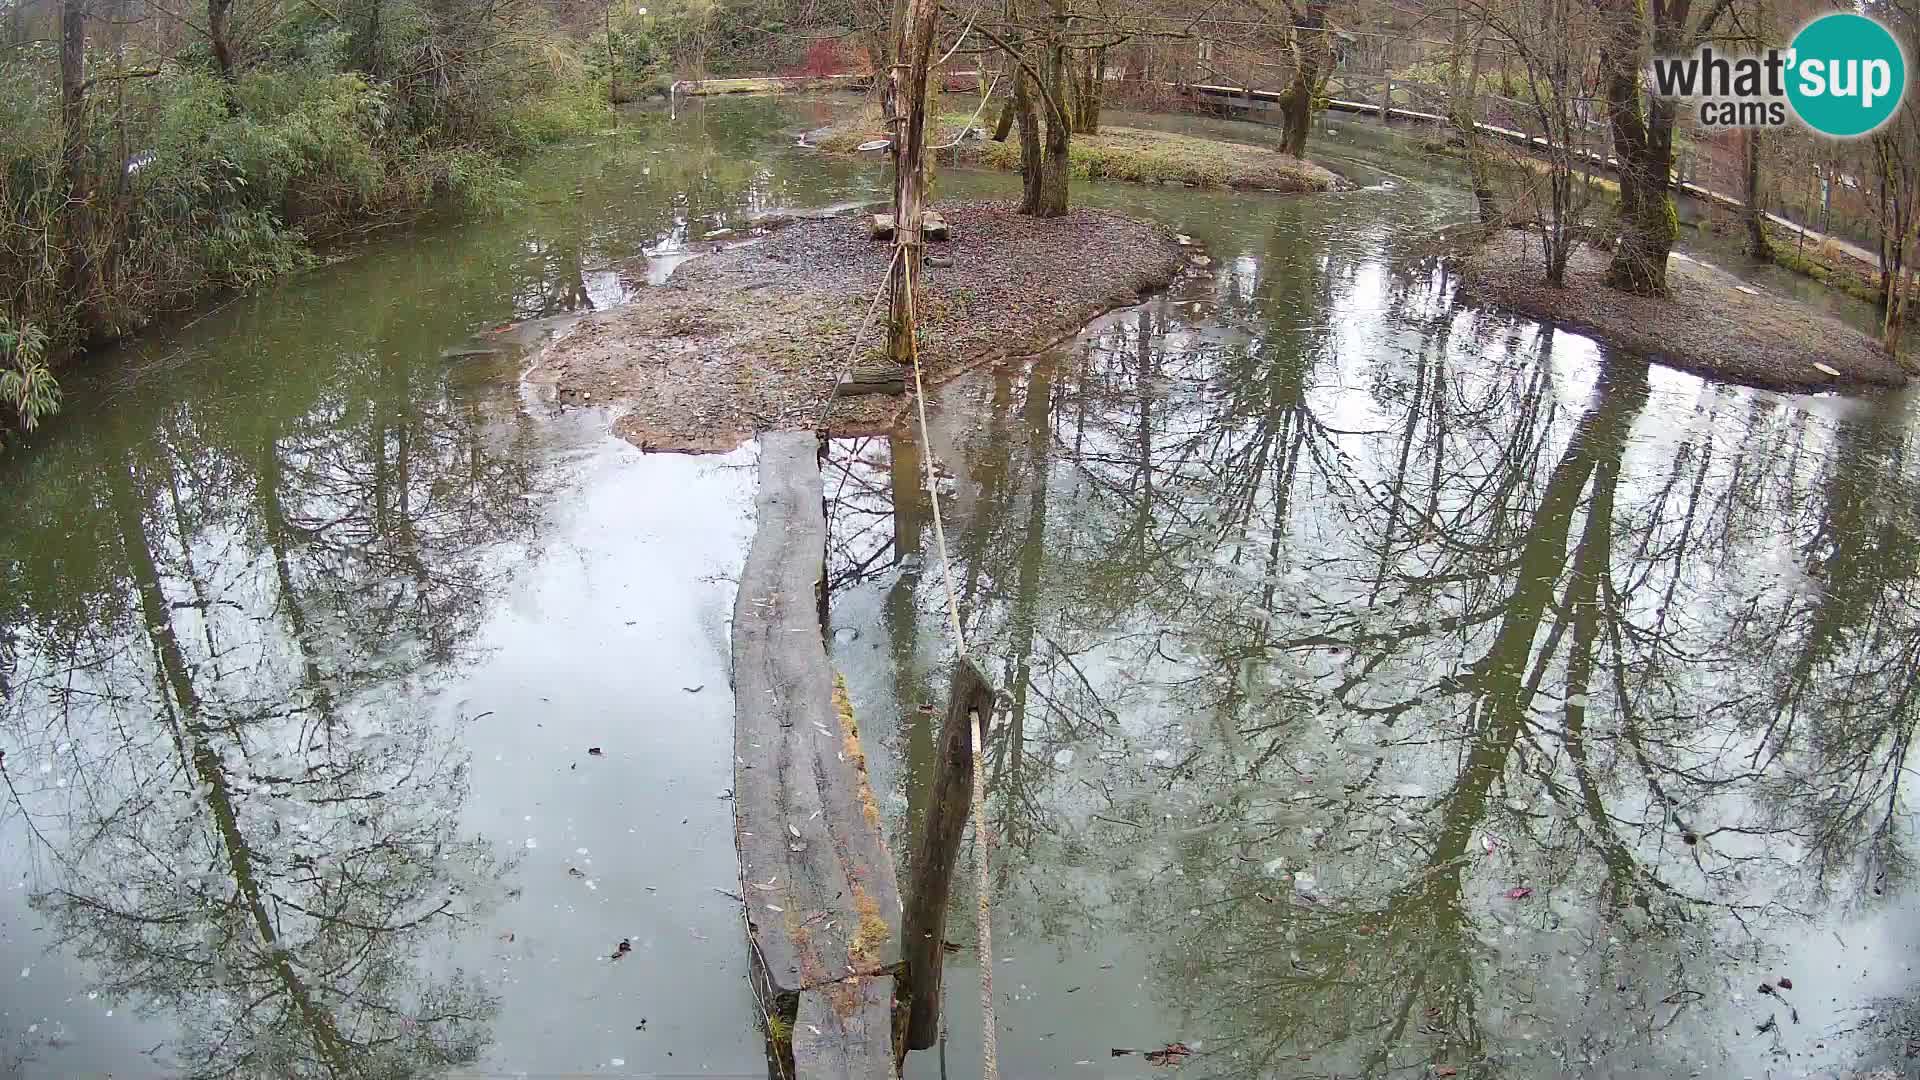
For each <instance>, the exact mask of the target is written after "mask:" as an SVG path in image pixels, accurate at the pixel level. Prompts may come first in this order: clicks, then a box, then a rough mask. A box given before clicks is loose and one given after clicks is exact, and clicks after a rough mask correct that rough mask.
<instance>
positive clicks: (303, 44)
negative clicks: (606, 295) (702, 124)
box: [0, 0, 666, 429]
mask: <svg viewBox="0 0 1920 1080" xmlns="http://www.w3.org/2000/svg"><path fill="white" fill-rule="evenodd" d="M442 7H447V8H449V10H442ZM442 7H436V8H435V9H434V14H433V15H432V16H431V17H429V14H428V13H427V12H426V10H425V9H424V8H421V7H416V6H413V5H412V4H409V3H406V2H404V0H398V2H394V3H392V4H391V5H390V6H388V7H386V8H385V9H384V10H383V21H382V24H381V37H380V39H379V41H377V42H373V43H369V42H367V41H363V40H360V39H359V38H358V37H357V36H356V33H355V32H354V31H350V30H349V29H346V28H343V26H341V25H336V22H337V20H336V19H335V18H334V17H332V16H330V15H328V14H327V13H326V12H325V10H324V9H318V8H301V9H299V10H297V11H295V12H292V13H290V14H289V16H288V18H286V19H285V20H284V21H282V22H281V23H280V24H279V25H277V26H276V27H275V28H274V29H273V30H271V31H270V32H269V34H268V36H267V38H266V39H265V40H264V41H262V42H256V43H254V45H255V47H254V48H252V49H251V50H250V56H251V59H250V61H249V66H248V67H246V68H245V69H244V70H243V71H242V72H241V73H240V75H239V77H238V79H237V80H236V81H234V82H232V83H228V82H227V81H225V80H222V79H220V78H219V77H218V76H216V75H215V74H214V72H213V70H212V63H211V59H210V57H209V56H207V55H202V54H203V53H204V52H205V50H203V49H199V48H195V49H189V50H187V51H186V52H184V53H181V54H179V55H177V56H173V57H145V56H139V55H134V54H133V53H132V52H131V51H129V52H125V53H122V54H117V55H114V56H111V57H109V56H107V55H106V54H104V53H103V54H100V55H93V56H90V57H89V63H90V65H93V66H92V67H90V69H89V71H90V73H91V72H93V71H112V70H121V69H137V68H142V67H151V68H152V69H153V74H151V75H150V76H148V77H144V78H140V79H134V80H127V81H114V82H111V83H106V84H102V85H106V86H111V87H112V88H113V89H112V94H113V97H112V98H111V99H110V100H111V107H108V106H107V102H108V100H109V99H108V98H107V97H106V96H105V94H106V91H105V90H102V89H95V90H94V92H93V98H92V99H91V100H90V104H89V107H88V109H87V111H86V116H87V128H86V130H85V131H84V132H83V133H82V138H81V140H80V150H81V152H80V155H79V160H80V164H81V169H80V170H79V172H78V174H77V175H78V177H79V180H80V183H79V184H78V185H72V184H70V183H69V182H68V168H67V166H66V163H65V159H64V157H63V154H62V143H63V138H62V133H61V130H60V125H59V120H58V117H59V93H58V86H57V74H58V58H57V56H56V55H55V53H54V51H53V50H52V48H51V47H50V46H46V45H44V44H29V45H26V46H23V47H19V48H16V49H12V50H9V51H7V52H5V53H0V329H3V330H4V333H5V335H6V337H4V339H0V341H4V343H5V346H4V349H0V360H3V361H4V362H3V363H0V375H3V376H4V377H5V379H6V382H5V384H4V388H3V389H4V392H3V393H0V429H4V428H6V427H10V426H14V425H24V424H27V423H29V422H34V423H37V422H38V421H39V420H40V419H41V418H43V417H44V416H46V415H49V414H50V413H51V412H52V410H53V409H54V408H56V407H57V405H58V400H59V399H58V389H57V387H56V386H55V385H54V383H53V380H52V376H51V369H53V368H56V367H57V366H58V363H59V361H60V360H61V359H62V358H64V357H65V356H66V355H68V354H70V353H71V352H72V351H74V350H75V349H77V348H80V347H84V346H86V345H89V344H92V343H95V342H98V341H103V340H106V339H109V338H111V337H114V336H116V335H119V334H122V333H126V332H128V331H131V330H135V329H138V328H139V327H140V326H142V325H143V324H144V323H145V322H146V321H147V320H149V319H150V318H151V317H152V316H154V315H156V314H158V313H161V312H164V311H167V310H170V309H175V308H178V307H180V306H182V305H184V304H187V303H190V302H192V301H193V300H194V299H196V298H198V297H200V296H203V295H205V294H207V293H208V292H210V291H215V290H222V289H233V288H246V287H248V286H251V285H254V284H257V283H259V282H261V281H264V280H266V279H268V278H271V277H273V276H274V275H276V274H281V273H285V272H287V271H288V270H291V269H294V268H296V267H298V266H301V265H303V264H304V263H306V262H308V261H309V260H310V259H311V255H310V253H309V251H308V245H309V244H310V243H311V242H313V241H314V240H315V239H318V238H323V237H325V236H328V235H330V234H333V233H335V232H337V231H338V230H339V229H341V228H343V227H344V226H347V225H349V224H351V223H353V222H355V221H360V220H365V219H367V218H369V217H374V216H383V215H390V214H394V213H402V212H407V211H411V210H414V209H417V208H420V207H423V206H425V205H426V204H427V203H429V202H431V201H433V200H438V199H450V200H452V201H454V202H455V203H456V204H457V205H459V206H460V207H461V208H463V209H466V210H470V211H480V212H498V211H500V210H502V209H504V208H506V207H508V206H510V205H512V203H513V202H514V200H515V198H516V197H517V195H518V193H519V191H520V184H519V183H518V181H517V180H516V179H515V178H514V176H513V174H512V173H511V171H510V170H509V169H508V168H507V167H506V165H505V160H506V159H507V158H509V157H511V156H513V155H516V154H519V153H522V152H525V151H527V150H529V149H531V148H533V147H535V146H537V145H539V144H541V143H545V142H551V141H554V140H557V139H562V138H566V137H568V136H571V135H575V134H578V133H581V132H585V131H591V130H596V129H598V128H599V127H601V126H603V125H604V123H605V121H606V118H607V116H608V113H607V108H606V102H605V90H604V87H603V86H602V85H600V84H597V83H596V80H595V75H594V73H593V72H592V71H590V70H589V64H588V63H587V59H586V58H584V57H583V52H584V51H585V49H586V48H587V46H588V45H589V44H590V43H588V42H576V41H572V40H570V39H567V38H564V37H560V36H557V35H555V34H553V33H551V32H550V29H549V28H548V27H547V26H546V23H545V17H544V16H543V15H542V14H541V13H540V11H539V9H537V8H517V7H509V8H498V7H494V6H491V5H481V4H478V3H474V4H473V5H472V8H471V10H470V11H467V10H465V9H463V8H461V0H442ZM456 15H458V16H459V17H454V16H456ZM468 15H471V16H472V17H471V18H469V17H467V16H468ZM601 44H602V45H603V46H604V41H602V42H601ZM628 47H629V48H630V49H631V50H632V51H633V53H634V56H635V57H636V58H637V59H640V60H642V61H644V65H643V66H644V67H645V69H646V70H649V71H653V70H656V69H658V70H664V66H665V62H664V59H663V58H664V56H665V55H666V54H665V52H664V46H662V45H660V44H659V43H658V42H653V41H641V40H639V39H636V40H635V41H633V42H631V43H629V45H628ZM369 69H371V70H376V71H381V72H385V73H387V74H386V77H385V78H379V77H375V76H373V75H369V74H367V73H366V72H367V70H369Z"/></svg>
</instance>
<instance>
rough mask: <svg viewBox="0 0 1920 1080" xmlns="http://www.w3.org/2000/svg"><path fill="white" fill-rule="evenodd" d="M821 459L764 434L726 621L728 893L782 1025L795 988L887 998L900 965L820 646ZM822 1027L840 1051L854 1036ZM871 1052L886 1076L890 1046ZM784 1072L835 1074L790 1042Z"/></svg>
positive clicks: (888, 891) (877, 845)
mask: <svg viewBox="0 0 1920 1080" xmlns="http://www.w3.org/2000/svg"><path fill="white" fill-rule="evenodd" d="M818 454H819V442H818V439H817V438H816V437H815V436H814V435H813V434H812V433H810V432H776V433H770V434H767V435H763V436H762V437H761V440H760V490H759V494H758V496H757V497H756V499H755V504H754V505H755V512H756V515H757V519H756V522H755V533H754V539H753V545H752V547H751V548H750V549H749V551H748V554H747V563H746V567H745V569H744V570H743V571H742V573H741V578H740V589H739V595H738V596H737V598H736V599H735V601H734V614H733V683H734V702H735V704H734V788H733V790H734V833H735V842H736V844H737V845H738V847H739V851H740V875H741V896H742V897H744V898H745V900H746V908H747V926H748V933H749V936H750V938H751V940H752V946H753V952H754V967H755V969H756V983H757V984H758V986H757V989H759V990H760V992H761V994H762V996H763V998H765V999H767V1000H765V1001H763V1004H764V1005H766V1007H767V1011H768V1012H769V1013H770V1014H772V1015H775V1016H778V1017H780V1018H782V1019H784V1020H786V1021H788V1022H789V1023H793V1022H797V1021H798V1017H797V1015H796V1013H797V1010H798V1009H799V1008H800V1007H801V1006H802V1005H804V1004H805V1001H806V997H807V995H806V994H805V993H803V991H809V990H814V989H821V988H825V987H829V986H832V985H836V984H840V983H842V982H847V983H848V984H851V983H854V982H857V981H858V980H855V979H850V977H851V976H877V975H885V976H887V977H886V978H885V979H884V980H882V981H885V982H886V983H887V984H888V985H889V986H891V981H892V980H891V971H892V969H893V967H894V966H895V965H897V964H898V963H899V938H900V894H899V885H898V883H897V882H896V881H895V878H894V872H893V860H892V857H891V856H890V855H889V854H888V853H887V849H886V845H885V843H884V841H883V840H882V839H881V835H880V816H879V810H878V808H877V807H876V806H875V805H874V802H873V795H872V792H871V791H870V789H869V787H868V784H867V774H866V757H865V755H864V753H863V752H862V750H861V746H860V739H859V732H858V729H857V727H856V726H855V724H854V719H853V713H852V709H851V708H850V707H849V706H848V705H847V704H846V697H845V694H844V693H840V692H836V687H835V682H834V677H833V672H832V669H831V668H830V667H829V666H828V664H827V653H826V642H825V640H824V638H823V637H822V635H821V627H820V614H819V612H820V608H819V604H820V597H821V595H822V593H821V590H822V587H823V581H824V576H825V555H826V538H827V527H826V515H825V511H824V509H823V506H822V503H823V487H822V482H821V477H820V465H819V457H818ZM869 981H873V980H869ZM866 992H867V991H865V990H862V991H861V993H863V994H864V993H866ZM889 996H890V995H889ZM813 1022H814V1024H815V1026H821V1025H820V1024H819V1021H818V1019H816V1020H815V1021H813ZM881 1027H882V1029H883V1030H884V1029H885V1027H886V1025H885V1024H884V1023H883V1024H882V1025H881ZM827 1030H829V1029H828V1028H826V1027H822V1031H827ZM831 1030H834V1031H839V1032H841V1033H842V1034H843V1035H845V1036H846V1037H848V1038H851V1037H853V1036H854V1035H857V1034H862V1033H864V1032H865V1031H866V1028H865V1027H864V1026H863V1024H851V1023H850V1024H843V1025H841V1026H840V1027H837V1028H832V1029H831ZM862 1037H864V1035H862ZM828 1041H829V1042H831V1040H828ZM809 1045H810V1046H815V1047H818V1046H821V1045H823V1044H821V1043H820V1042H819V1041H818V1040H814V1041H812V1042H810V1043H809ZM880 1046H881V1054H880V1057H881V1059H882V1060H885V1061H887V1062H889V1063H890V1061H891V1051H890V1040H888V1039H884V1038H883V1039H882V1040H881V1043H880ZM836 1052H837V1053H839V1054H840V1057H838V1058H832V1057H831V1056H829V1057H827V1058H822V1059H821V1061H822V1062H824V1063H827V1064H828V1065H830V1062H831V1061H832V1060H845V1061H852V1062H868V1061H870V1060H871V1059H872V1055H871V1054H869V1053H868V1052H867V1051H866V1050H865V1049H864V1048H859V1047H853V1046H845V1047H842V1048H841V1049H840V1050H839V1051H836ZM795 1074H796V1076H798V1077H808V1076H813V1075H840V1074H838V1073H832V1072H827V1073H818V1072H816V1071H815V1070H814V1065H813V1064H810V1063H809V1062H808V1061H806V1060H803V1059H802V1057H801V1056H800V1053H799V1046H798V1043H797V1041H796V1045H795ZM859 1075H861V1076H866V1077H874V1078H881V1077H885V1076H887V1075H889V1074H888V1072H885V1071H881V1072H863V1073H860V1074H859Z"/></svg>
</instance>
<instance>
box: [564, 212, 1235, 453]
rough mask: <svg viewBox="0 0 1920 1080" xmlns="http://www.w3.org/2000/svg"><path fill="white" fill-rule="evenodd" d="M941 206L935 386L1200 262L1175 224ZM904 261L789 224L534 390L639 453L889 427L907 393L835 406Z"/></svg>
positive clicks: (603, 315) (855, 237)
mask: <svg viewBox="0 0 1920 1080" xmlns="http://www.w3.org/2000/svg"><path fill="white" fill-rule="evenodd" d="M938 209H939V210H940V212H941V213H942V214H943V215H944V216H945V218H946V220H947V222H948V223H949V225H950V226H951V228H952V230H953V239H952V240H950V241H945V242H933V243H929V244H928V245H927V253H928V265H927V266H926V267H925V269H924V271H923V273H922V276H921V282H922V294H921V307H920V324H921V325H920V342H921V352H920V356H921V362H922V364H923V367H924V370H925V372H926V374H927V375H928V377H930V378H932V379H934V380H940V379H944V378H950V377H952V376H953V375H955V374H958V373H959V372H961V371H963V370H966V369H968V368H971V367H974V366H977V365H979V364H982V363H986V362H990V361H994V360H998V359H1003V358H1006V357H1010V356H1019V355H1024V354H1027V353H1032V352H1037V351H1039V350H1041V349H1044V348H1046V347H1047V346H1048V345H1050V344H1052V343H1054V342H1056V341H1058V340H1060V339H1061V338H1064V337H1068V336H1071V335H1072V334H1074V333H1075V332H1077V331H1078V330H1079V329H1080V327H1081V326H1083V325H1084V324H1086V323H1087V322H1088V321H1089V320H1091V319H1093V318H1094V317H1095V316H1097V315H1099V314H1101V313H1102V312H1105V311H1108V310H1110V309H1112V308H1115V307H1120V306H1124V305H1126V304H1130V303H1134V302H1136V301H1137V300H1138V299H1139V298H1140V296H1141V294H1142V293H1145V292H1148V291H1151V290H1154V289H1158V288H1162V287H1164V286H1166V285H1167V284H1168V283H1169V282H1171V281H1172V280H1173V279H1174V277H1175V276H1177V275H1178V274H1179V273H1180V272H1181V270H1182V269H1183V268H1184V267H1186V266H1188V265H1189V263H1190V256H1197V255H1198V252H1197V250H1195V249H1192V248H1188V247H1183V246H1182V244H1181V243H1180V240H1179V239H1178V238H1176V237H1175V236H1174V234H1173V233H1172V232H1170V231H1169V230H1167V229H1165V228H1162V227H1160V226H1157V225H1152V224H1149V223H1147V222H1143V221H1138V220H1135V219H1132V218H1127V217H1122V216H1120V215H1117V214H1112V213H1107V212H1104V211H1099V210H1085V209H1082V210H1075V211H1073V212H1072V213H1070V214H1068V215H1067V216H1065V217H1062V218H1056V219H1052V220H1041V219H1035V218H1030V217H1024V216H1021V215H1020V214H1018V213H1016V212H1015V211H1014V208H1013V206H1012V205H1011V204H1007V203H997V202H988V203H958V204H942V205H941V206H940V207H939V208H938ZM892 254H893V247H892V245H891V244H888V243H881V242H875V241H873V240H871V239H869V238H868V231H867V220H866V218H865V217H864V216H863V215H861V214H857V213H849V214H846V215H843V216H839V217H832V218H825V219H811V220H802V221H797V222H793V223H791V224H787V225H785V226H783V227H780V228H777V229H775V230H774V231H773V232H772V233H771V234H770V235H768V236H766V237H764V238H760V239H756V240H753V241H749V242H747V243H743V244H737V245H734V246H731V247H728V248H726V249H725V250H722V251H720V252H718V253H716V254H713V255H710V256H706V257H702V258H699V259H696V260H694V261H692V262H689V263H687V264H686V265H684V266H682V267H680V268H679V269H678V270H677V271H675V273H674V275H673V276H672V277H671V278H669V279H668V281H667V283H666V284H665V285H662V286H658V287H654V288H648V289H643V290H642V291H641V292H640V293H639V294H638V295H636V296H635V297H634V299H633V300H632V302H630V303H627V304H624V305H622V306H620V307H616V308H611V309H609V310H606V311H603V312H599V313H596V314H594V315H591V316H588V317H587V318H585V319H583V320H581V321H580V322H579V323H578V324H576V325H575V326H574V327H572V328H571V329H570V330H569V331H568V332H567V333H565V334H564V335H563V336H561V337H560V338H559V339H557V340H555V341H554V342H553V343H551V344H550V345H548V346H547V348H546V349H544V350H543V351H542V352H541V353H540V355H539V356H538V357H536V358H535V360H534V363H533V366H532V367H531V369H530V370H529V372H528V375H527V378H528V380H529V381H530V382H532V383H533V384H535V385H536V386H540V387H545V388H548V389H549V390H550V392H551V393H552V394H553V395H554V396H555V397H556V398H557V399H558V400H559V401H560V402H562V403H565V404H577V405H594V406H601V405H610V406H613V407H614V408H615V409H616V410H617V412H618V413H619V415H618V418H617V419H616V421H615V430H616V431H617V432H618V433H619V434H620V435H622V436H623V437H625V438H626V439H628V440H629V441H631V442H633V443H635V444H637V445H639V446H641V447H642V448H643V449H654V450H725V449H729V448H731V447H732V446H735V445H737V444H738V443H739V442H740V441H742V440H744V439H747V438H749V437H751V436H752V435H753V434H754V433H756V432H759V431H767V430H781V429H787V430H811V429H814V428H816V427H820V426H823V422H824V426H827V427H829V428H830V429H832V430H834V431H836V432H845V433H851V432H860V431H871V430H877V429H881V428H884V427H886V426H888V425H890V424H891V422H892V420H893V418H894V417H895V416H896V415H897V413H898V412H899V410H900V409H901V408H902V407H903V405H904V402H905V400H906V399H905V398H903V397H901V396H898V395H866V396H860V397H848V398H839V399H835V398H833V396H832V395H833V389H834V385H835V383H836V382H837V381H838V380H839V378H840V376H841V374H842V373H843V372H844V371H845V370H846V369H847V367H848V355H849V352H850V351H851V350H853V347H854V343H855V336H856V334H857V332H858V331H859V329H860V326H861V323H862V321H863V320H864V319H865V317H866V315H867V311H868V309H869V307H870V306H871V305H872V303H873V298H874V296H875V294H876V292H877V291H878V290H879V288H880V285H881V282H882V280H883V278H884V276H885V273H886V269H887V264H888V260H889V259H890V258H891V257H892ZM885 315H886V312H885V309H884V307H882V309H881V310H880V311H879V313H878V314H877V315H876V317H875V321H874V324H873V326H871V327H870V328H869V329H868V330H867V333H866V335H865V336H864V337H861V338H860V341H859V349H858V352H857V356H858V359H859V360H860V361H862V362H871V361H872V360H874V359H876V358H877V357H878V355H879V354H880V353H881V352H882V351H883V349H884V346H885V327H884V319H885ZM829 405H831V409H830V410H829V408H828V406H829Z"/></svg>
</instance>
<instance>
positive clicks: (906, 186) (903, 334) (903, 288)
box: [883, 0, 940, 364]
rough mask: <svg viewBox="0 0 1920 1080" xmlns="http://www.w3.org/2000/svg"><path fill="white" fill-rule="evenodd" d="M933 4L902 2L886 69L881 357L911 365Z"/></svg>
mask: <svg viewBox="0 0 1920 1080" xmlns="http://www.w3.org/2000/svg"><path fill="white" fill-rule="evenodd" d="M939 12H940V7H939V4H938V2H937V0H907V5H906V11H905V17H904V18H903V19H902V20H901V21H900V23H899V25H898V27H897V28H896V30H897V44H896V45H895V48H894V61H893V66H892V67H890V68H888V69H887V93H886V103H885V105H884V106H883V110H884V115H885V116H886V117H887V123H888V125H889V134H890V135H891V136H892V140H893V147H892V154H893V243H894V246H895V248H896V249H897V258H895V260H894V263H893V275H892V286H891V292H890V294H889V300H890V303H889V305H888V321H887V356H888V357H889V358H891V359H892V360H893V362H894V363H896V364H910V363H912V362H913V348H912V347H913V331H914V327H913V309H912V305H911V303H910V301H911V299H912V297H913V286H914V282H915V281H916V280H917V279H918V278H919V276H920V253H921V246H922V245H921V240H920V213H921V209H922V206H921V203H922V200H923V197H924V196H925V194H926V192H925V190H924V187H925V180H926V156H927V67H928V65H929V63H930V62H931V60H932V56H931V54H932V52H933V23H934V18H935V17H936V16H937V15H938V14H939Z"/></svg>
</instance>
